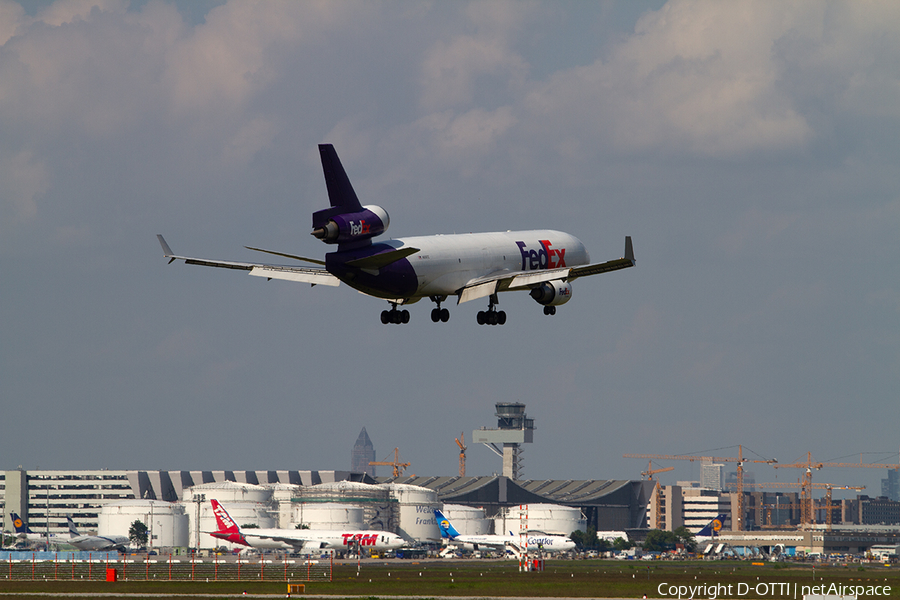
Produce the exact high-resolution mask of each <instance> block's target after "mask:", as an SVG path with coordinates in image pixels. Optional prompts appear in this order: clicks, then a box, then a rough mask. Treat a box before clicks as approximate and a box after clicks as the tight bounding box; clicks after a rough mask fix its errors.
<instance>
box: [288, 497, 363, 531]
mask: <svg viewBox="0 0 900 600" xmlns="http://www.w3.org/2000/svg"><path fill="white" fill-rule="evenodd" d="M292 509H293V510H292V513H293V514H292V516H291V522H292V523H294V524H295V525H305V526H307V527H308V528H309V529H328V530H340V529H345V530H352V529H366V525H365V515H364V511H363V507H362V506H358V505H354V504H344V503H341V502H299V503H296V504H295V505H294V506H293V507H292Z"/></svg>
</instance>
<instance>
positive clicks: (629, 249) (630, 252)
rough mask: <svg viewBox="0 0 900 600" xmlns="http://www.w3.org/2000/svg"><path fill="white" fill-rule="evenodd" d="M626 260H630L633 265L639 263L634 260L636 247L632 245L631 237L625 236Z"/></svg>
mask: <svg viewBox="0 0 900 600" xmlns="http://www.w3.org/2000/svg"><path fill="white" fill-rule="evenodd" d="M625 259H626V260H630V261H631V264H634V263H636V262H637V261H636V260H634V247H633V246H632V245H631V236H630V235H626V236H625Z"/></svg>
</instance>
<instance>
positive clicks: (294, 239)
mask: <svg viewBox="0 0 900 600" xmlns="http://www.w3.org/2000/svg"><path fill="white" fill-rule="evenodd" d="M320 143H332V144H334V146H335V148H336V149H337V151H338V154H339V155H340V157H341V160H342V161H343V164H344V167H345V169H346V171H347V173H348V175H349V177H350V179H351V181H352V182H353V185H354V187H355V190H356V192H357V194H358V196H359V197H360V199H361V201H362V202H363V204H377V205H380V206H382V207H384V208H385V210H387V212H388V213H389V214H390V216H391V226H390V230H389V231H388V232H387V234H386V235H387V236H389V237H400V236H404V235H407V236H408V235H423V234H438V233H454V232H458V233H462V232H470V231H503V230H516V229H537V228H552V229H559V230H562V231H566V232H569V233H572V234H573V235H575V236H577V237H579V238H580V239H581V240H582V241H583V242H584V244H585V245H586V247H587V248H588V250H589V251H590V253H591V258H592V259H593V261H595V262H601V261H604V260H609V259H613V258H618V257H620V256H622V253H623V249H624V237H625V236H626V235H630V236H632V237H633V240H634V251H635V255H636V258H637V266H636V268H634V269H627V270H624V271H619V272H615V273H610V274H604V275H599V276H595V277H590V278H584V279H580V280H579V281H577V282H576V283H575V284H574V294H573V298H572V300H571V301H570V302H569V303H568V304H566V305H565V306H561V307H559V309H558V311H557V314H556V315H555V316H552V317H547V316H544V315H543V314H542V310H541V307H540V306H539V305H538V304H536V303H535V302H534V301H533V300H532V299H531V298H529V297H528V295H527V294H524V293H519V294H514V293H508V294H503V295H501V296H500V308H501V309H503V310H505V311H506V313H507V315H508V322H507V324H506V325H504V326H497V327H485V326H479V325H477V323H476V319H475V316H476V312H477V311H479V310H484V308H486V302H485V303H484V306H482V302H481V301H475V302H470V303H466V304H462V305H460V306H456V305H455V304H453V303H452V302H451V303H448V304H447V305H445V306H447V307H448V308H450V310H451V315H452V317H451V319H450V322H449V323H446V324H441V323H439V324H435V323H432V322H431V320H430V318H429V314H430V310H431V308H432V307H433V304H432V303H430V302H427V301H423V302H420V303H418V304H414V305H412V306H410V307H409V310H410V312H411V316H412V319H411V322H410V323H409V324H407V325H403V326H397V325H389V326H385V325H382V324H381V322H380V319H379V314H380V312H381V311H382V310H383V309H385V308H388V305H387V304H386V303H385V302H384V301H382V300H377V299H374V298H370V297H366V296H363V295H362V294H359V293H356V292H355V291H353V290H351V289H350V288H348V287H346V286H341V287H339V288H327V287H323V286H318V287H315V288H310V287H309V286H307V285H304V284H295V283H290V282H285V281H272V282H266V281H264V280H262V279H260V278H256V277H248V276H247V275H246V274H245V273H243V272H232V271H227V270H223V269H210V268H203V267H197V266H187V265H184V264H183V263H181V262H176V263H174V264H171V265H169V264H167V261H166V260H165V259H164V258H163V256H162V250H161V249H160V247H159V244H158V243H157V240H156V234H158V233H161V234H164V235H165V236H166V240H167V241H168V242H169V244H170V245H171V247H172V248H173V250H174V251H175V252H176V253H179V254H183V255H188V256H199V257H207V258H216V259H230V260H241V261H252V260H264V259H263V258H262V255H259V254H256V253H252V252H250V251H249V250H245V249H244V248H243V246H245V245H248V246H255V247H262V248H269V249H273V250H278V251H282V252H287V253H293V254H298V255H301V256H313V257H322V256H324V253H325V252H326V251H327V250H329V247H327V246H325V245H323V244H322V243H321V242H320V241H318V240H317V239H315V238H313V237H312V236H311V235H309V232H310V230H311V213H312V212H313V211H316V210H319V209H322V208H326V207H327V206H328V204H327V194H326V190H325V184H324V179H323V176H322V170H321V164H320V161H319V155H318V150H317V144H320ZM898 164H900V4H897V3H889V2H881V3H878V2H873V3H860V2H828V3H822V2H817V1H811V2H803V1H798V2H790V3H749V2H744V3H721V2H695V1H690V0H673V1H671V2H591V3H589V2H579V3H575V2H572V3H558V2H501V1H491V2H415V1H412V2H390V1H385V2H342V1H323V2H312V1H310V2H283V3H280V2H260V3H257V2H249V1H234V0H229V1H228V2H214V1H213V2H163V1H160V0H147V1H142V2H131V3H129V2H127V1H121V0H58V1H56V2H47V1H43V2H34V3H30V2H29V3H17V2H12V1H10V0H0V274H2V283H0V398H2V409H3V416H4V419H3V424H4V426H3V427H2V431H0V458H2V461H0V463H2V464H0V469H14V468H17V467H18V466H22V467H23V468H25V469H100V468H109V469H173V470H176V469H228V470H243V469H304V470H305V469H322V470H327V469H340V470H346V469H348V468H349V464H350V450H351V448H352V446H353V443H354V442H355V441H356V438H357V436H358V435H359V432H360V430H361V429H362V427H365V428H366V430H367V431H368V433H369V435H370V437H371V439H372V441H373V443H374V445H375V449H376V455H377V457H378V459H382V458H387V457H388V456H390V455H391V454H392V452H393V449H394V448H395V447H399V448H400V456H401V458H402V459H404V460H405V461H409V462H410V463H412V464H411V467H410V468H409V470H408V471H407V473H409V474H417V475H453V474H455V473H456V472H457V469H458V450H457V446H456V444H455V442H454V438H455V437H457V436H459V435H460V432H465V436H466V439H467V440H469V439H470V436H471V432H472V430H473V429H477V428H479V427H482V426H486V427H494V426H496V417H495V416H494V403H495V402H523V403H525V405H526V412H527V414H528V416H529V417H530V418H533V419H534V420H535V425H536V428H537V430H536V432H535V436H534V443H533V444H530V445H526V446H525V448H524V453H523V468H522V472H523V477H524V478H527V479H639V478H640V472H641V471H642V470H644V469H646V468H647V461H645V460H639V459H631V458H623V456H622V455H623V454H625V453H652V454H700V455H715V456H725V457H733V456H737V451H738V449H737V446H738V445H739V444H740V445H742V446H743V452H744V455H745V456H749V457H750V458H759V459H768V458H775V459H777V460H779V461H780V462H783V463H791V462H795V461H804V460H806V458H807V452H811V453H812V457H813V459H814V460H817V461H829V462H860V461H862V462H865V463H873V462H875V463H879V462H893V463H896V462H897V461H898V450H900V435H898V432H897V423H898V417H900V403H898V390H900V252H898V249H900V243H898V239H900V236H898V232H900V169H898V168H897V165H898ZM467 456H468V462H467V474H469V475H490V474H492V473H495V472H499V471H500V470H501V461H500V459H499V458H498V457H496V456H495V455H494V454H493V453H491V452H490V451H489V450H488V449H487V448H484V447H483V446H476V445H474V444H472V445H470V446H469V449H468V452H467ZM653 466H654V467H655V468H659V467H665V466H675V467H676V469H675V470H674V471H671V472H668V473H664V474H662V475H661V476H660V480H661V481H662V482H663V483H667V484H668V483H674V482H675V481H677V480H685V479H699V476H700V472H699V465H697V464H696V463H691V462H686V461H664V460H655V461H654V462H653ZM747 468H748V470H749V471H751V472H753V473H754V475H755V477H756V480H757V481H772V482H785V483H787V482H791V481H796V480H797V478H798V477H799V476H800V475H801V470H800V469H778V470H775V469H772V468H771V467H768V466H765V465H748V467H747ZM386 473H387V470H386V468H384V467H382V468H381V474H386ZM883 477H886V471H885V470H883V469H872V468H842V469H837V468H831V469H825V470H823V471H821V472H817V473H816V474H815V475H814V477H813V480H814V481H818V482H824V483H834V484H845V485H866V486H867V490H866V493H869V494H870V495H878V494H879V493H880V479H881V478H883Z"/></svg>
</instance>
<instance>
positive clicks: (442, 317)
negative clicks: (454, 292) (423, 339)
mask: <svg viewBox="0 0 900 600" xmlns="http://www.w3.org/2000/svg"><path fill="white" fill-rule="evenodd" d="M429 298H430V299H431V301H432V302H434V303H435V304H437V306H436V307H435V308H434V309H432V311H431V321H432V322H434V323H437V322H438V321H440V322H442V323H446V322H447V321H449V320H450V311H449V310H447V309H446V308H441V302H443V301H444V300H446V299H447V296H429Z"/></svg>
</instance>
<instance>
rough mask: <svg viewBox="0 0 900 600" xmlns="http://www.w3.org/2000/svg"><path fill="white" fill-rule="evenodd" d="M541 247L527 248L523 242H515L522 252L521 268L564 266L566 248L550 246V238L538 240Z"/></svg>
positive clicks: (533, 268)
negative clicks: (536, 248) (535, 248)
mask: <svg viewBox="0 0 900 600" xmlns="http://www.w3.org/2000/svg"><path fill="white" fill-rule="evenodd" d="M538 242H539V243H540V245H541V247H540V248H539V249H538V250H529V249H528V247H527V246H526V245H525V242H516V246H518V247H519V252H521V253H522V270H523V271H529V270H530V271H536V270H537V269H559V268H562V267H565V266H566V249H565V248H560V249H556V248H551V247H550V246H551V244H550V240H538Z"/></svg>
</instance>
